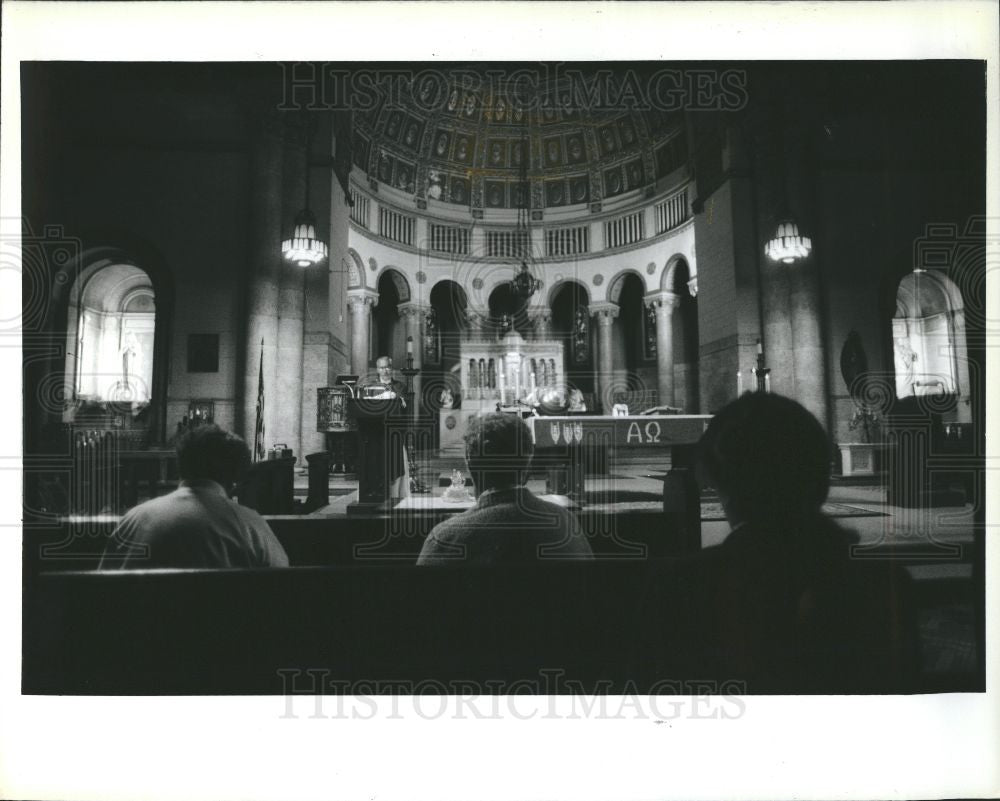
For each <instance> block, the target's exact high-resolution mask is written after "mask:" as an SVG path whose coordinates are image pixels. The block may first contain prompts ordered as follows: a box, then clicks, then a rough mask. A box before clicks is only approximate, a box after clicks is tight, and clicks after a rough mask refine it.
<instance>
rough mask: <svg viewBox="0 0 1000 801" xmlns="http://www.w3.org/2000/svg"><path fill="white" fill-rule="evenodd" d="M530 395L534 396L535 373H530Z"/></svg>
mask: <svg viewBox="0 0 1000 801" xmlns="http://www.w3.org/2000/svg"><path fill="white" fill-rule="evenodd" d="M531 394H532V395H534V394H535V371H534V370H532V371H531Z"/></svg>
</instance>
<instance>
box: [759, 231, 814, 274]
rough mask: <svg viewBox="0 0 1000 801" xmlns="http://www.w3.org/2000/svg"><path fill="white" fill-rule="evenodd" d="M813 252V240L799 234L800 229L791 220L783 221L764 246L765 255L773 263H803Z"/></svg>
mask: <svg viewBox="0 0 1000 801" xmlns="http://www.w3.org/2000/svg"><path fill="white" fill-rule="evenodd" d="M811 251H812V240H811V239H810V238H809V237H808V236H802V234H800V233H799V227H798V226H797V225H796V224H795V223H794V222H792V221H791V220H782V221H781V222H779V223H778V227H777V228H776V229H775V232H774V236H773V237H771V239H770V240H768V242H767V244H766V245H764V253H765V254H767V257H768V258H769V259H771V261H780V262H784V263H785V264H791V263H792V262H796V261H801V260H802V259H804V258H806V257H807V256H808V255H809V253H810V252H811Z"/></svg>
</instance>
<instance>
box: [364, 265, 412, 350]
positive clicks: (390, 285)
mask: <svg viewBox="0 0 1000 801" xmlns="http://www.w3.org/2000/svg"><path fill="white" fill-rule="evenodd" d="M407 300H409V288H408V287H407V285H406V279H405V278H403V276H402V275H400V274H399V273H398V272H396V271H395V270H386V271H385V272H383V273H382V275H381V276H379V280H378V304H377V305H376V306H375V309H374V310H373V313H372V326H373V328H374V334H375V337H374V343H375V357H376V358H378V357H379V356H388V357H390V358H391V359H392V361H393V364H394V365H395V366H396V368H397V369H398V368H399V367H402V366H405V365H404V361H405V359H406V330H405V328H406V327H405V326H404V325H403V323H402V321H401V320H400V317H399V304H400V303H405V302H406V301H407Z"/></svg>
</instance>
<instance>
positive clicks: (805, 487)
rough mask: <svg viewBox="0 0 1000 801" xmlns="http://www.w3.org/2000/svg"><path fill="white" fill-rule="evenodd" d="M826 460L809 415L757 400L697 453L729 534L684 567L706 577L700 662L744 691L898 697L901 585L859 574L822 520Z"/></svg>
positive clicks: (730, 410) (842, 537)
mask: <svg viewBox="0 0 1000 801" xmlns="http://www.w3.org/2000/svg"><path fill="white" fill-rule="evenodd" d="M830 450H831V449H830V443H829V440H828V438H827V436H826V432H825V431H824V430H823V427H822V426H821V425H820V423H819V421H818V420H817V419H816V418H815V417H814V416H813V415H812V414H811V413H810V412H808V411H807V410H806V409H805V408H803V407H802V406H801V405H800V404H798V403H796V402H795V401H793V400H791V399H789V398H785V397H782V396H780V395H775V394H770V393H764V392H754V393H745V394H744V395H743V396H742V397H740V398H739V399H737V400H736V401H734V402H732V403H730V404H729V405H727V406H726V407H724V408H723V409H722V410H721V411H720V412H719V413H718V414H716V415H715V417H713V419H712V420H711V422H710V423H709V425H708V428H707V429H706V431H705V433H704V435H703V436H702V438H701V440H700V442H699V444H698V448H697V472H698V476H699V481H700V482H701V483H702V485H703V486H709V487H712V488H714V489H715V491H716V492H717V493H718V495H719V500H720V502H721V504H722V507H723V509H724V511H725V514H726V518H727V520H728V521H729V524H730V526H731V531H730V533H729V535H728V536H727V538H726V539H725V541H724V542H723V543H722V544H721V545H717V546H714V547H711V548H707V549H705V550H704V551H702V552H701V553H700V554H698V555H697V556H696V557H695V558H694V560H692V564H691V568H690V569H691V571H692V572H693V573H698V572H700V571H704V572H702V576H703V577H710V578H709V580H707V581H706V583H705V585H706V593H707V595H706V597H705V598H704V599H702V603H703V604H704V606H705V610H704V613H705V618H704V620H705V621H707V626H708V627H710V628H711V629H712V630H713V632H714V637H715V640H714V645H713V646H711V647H710V648H708V649H707V650H706V651H705V652H703V653H702V658H704V659H707V660H708V663H710V664H711V665H712V666H713V667H714V668H715V669H716V670H717V671H718V672H719V674H720V675H724V676H726V677H727V678H734V679H742V680H745V681H746V682H747V683H748V691H750V692H873V691H878V690H880V689H885V688H893V689H896V688H898V687H899V686H900V683H901V682H903V681H904V674H905V673H906V670H907V666H908V665H909V664H912V641H911V635H910V634H909V627H908V622H907V620H906V610H907V607H908V599H907V597H906V590H905V581H903V580H900V577H899V576H897V575H895V574H893V575H892V576H891V577H889V576H888V575H887V574H886V572H885V571H884V570H881V569H876V570H875V571H874V572H873V571H869V570H867V569H865V568H867V567H872V565H870V564H869V565H862V564H859V560H856V559H853V558H852V552H853V546H854V545H855V544H856V543H857V542H858V537H857V535H856V534H855V533H854V532H852V531H848V530H845V529H843V528H841V527H840V526H838V525H837V524H836V523H834V521H833V520H831V519H830V518H828V517H827V516H826V515H824V513H823V503H824V502H825V500H826V497H827V494H828V492H829V488H830ZM869 561H870V560H869ZM876 567H877V568H884V567H885V566H884V565H878V566H876Z"/></svg>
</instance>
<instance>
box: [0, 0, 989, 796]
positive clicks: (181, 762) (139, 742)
mask: <svg viewBox="0 0 1000 801" xmlns="http://www.w3.org/2000/svg"><path fill="white" fill-rule="evenodd" d="M473 31H475V33H470V32H473ZM553 43H556V44H553ZM609 43H610V44H609ZM998 47H1000V41H998V33H997V15H996V6H995V4H994V3H992V2H955V3H939V2H896V3H852V2H844V3H831V4H816V3H787V4H786V3H762V4H741V3H692V4H685V3H680V4H673V3H665V4H660V3H627V4H607V3H571V4H569V3H529V4H508V3H406V4H395V3H386V4H383V3H365V4H351V3H298V4H285V3H275V4H271V3H163V4H153V3H135V4H126V3H20V2H5V3H4V5H3V28H2V59H3V62H2V68H3V69H2V79H0V80H2V110H0V158H2V161H0V180H2V186H0V224H2V225H3V226H4V228H3V230H2V231H0V233H2V234H3V235H5V236H7V235H9V233H10V231H9V225H8V221H10V220H15V221H16V220H18V219H19V217H20V184H19V175H18V173H19V170H18V165H19V153H20V128H19V101H18V93H19V87H18V82H19V70H18V62H19V61H21V60H36V59H41V60H85V61H90V60H98V61H105V60H126V61H127V60H139V61H164V60H172V61H198V60H219V61H228V60H237V61H257V60H260V61H277V60H317V61H333V60H380V61H384V60H398V61H423V60H431V59H446V60H484V59H489V60H519V59H531V60H566V61H571V60H598V59H623V60H645V59H667V60H670V61H677V60H694V61H710V60H725V61H740V60H757V59H789V60H797V59H805V60H811V59H862V58H866V59H913V58H920V59H926V58H945V59H948V58H981V59H984V60H987V61H988V101H987V109H988V112H987V113H988V117H989V120H988V126H989V142H990V147H989V149H988V207H987V214H988V218H989V220H990V230H989V234H988V236H989V237H990V238H991V241H994V242H996V241H997V238H998V234H1000V231H998V226H997V219H998V208H997V204H996V199H997V187H998V182H997V161H996V153H997V152H998V149H997V147H996V136H995V135H996V130H997V114H998V109H1000V98H998V91H997V87H998V83H997V77H998V73H997V51H998ZM997 255H998V254H997V253H996V252H995V251H994V252H993V253H992V255H991V261H990V264H989V265H988V266H989V268H990V271H991V275H990V278H989V282H988V284H987V292H988V294H989V308H990V310H991V313H992V314H993V315H995V314H996V312H997V310H998V309H1000V303H998V302H997V301H998V289H1000V287H998V282H997V280H996V278H997V276H996V274H995V271H996V269H997ZM12 276H13V278H12ZM11 289H13V290H14V291H9V290H11ZM20 301H21V298H20V275H19V272H18V270H17V266H16V265H9V264H0V319H3V320H7V319H11V318H12V316H16V315H17V314H19V310H20V308H21V306H20ZM14 304H16V305H14ZM13 340H14V338H13V337H10V336H7V337H3V336H0V375H3V376H5V378H6V383H7V387H8V388H7V391H6V392H5V393H3V401H2V402H3V408H2V411H3V416H2V418H0V419H2V420H3V421H4V423H3V426H2V431H0V436H2V439H0V526H2V533H3V536H2V537H0V565H2V568H0V569H2V571H3V574H2V576H0V643H3V657H4V658H3V659H2V661H0V797H8V798H13V797H16V798H63V799H75V798H86V797H101V798H106V799H129V801H131V800H132V799H137V798H143V799H161V798H162V799H168V798H188V799H211V800H212V801H219V800H220V799H227V798H234V799H235V798H239V799H257V798H262V799H263V798H275V799H291V798H301V799H312V798H397V797H398V798H410V797H424V798H435V799H463V801H464V799H469V798H498V799H499V798H579V799H590V798H593V799H607V798H614V799H645V798H685V799H700V798H761V799H776V798H793V797H794V798H812V797H821V798H831V799H832V798H914V797H919V798H933V797H989V796H995V795H997V794H1000V774H998V767H997V760H996V754H997V753H1000V736H998V735H1000V714H998V705H997V699H996V681H995V679H996V665H997V655H998V647H1000V646H998V638H997V637H995V636H993V637H990V638H989V639H988V664H989V666H990V670H989V677H990V678H991V679H992V680H991V681H990V685H989V686H990V691H989V692H988V693H987V694H982V695H938V696H921V697H848V698H844V697H834V698H824V697H806V698H801V697H750V698H747V699H745V705H746V706H745V710H744V714H743V715H742V716H740V717H738V718H735V719H731V720H721V719H720V720H711V719H700V718H698V717H695V716H694V711H693V710H694V707H695V703H696V702H692V706H691V707H690V708H688V709H687V711H686V712H685V714H684V715H682V717H681V718H680V719H676V720H662V719H660V721H659V722H657V720H656V719H650V718H645V719H644V718H641V717H636V716H634V715H633V716H631V717H627V718H625V719H585V720H567V719H551V718H546V717H545V714H546V712H548V711H549V710H550V704H551V703H553V700H552V699H550V698H538V699H529V698H519V699H517V710H518V714H519V715H521V716H525V715H528V714H529V713H530V711H531V709H532V707H533V705H534V706H537V709H538V710H539V712H538V713H537V715H536V716H535V717H534V718H533V719H530V720H518V719H515V718H514V717H513V716H507V717H504V719H501V720H496V719H487V720H475V719H472V718H467V719H460V720H449V719H436V720H427V719H424V718H422V717H420V716H419V715H417V714H416V712H415V710H414V709H413V708H412V701H408V700H407V699H397V700H396V701H395V703H397V704H398V708H399V711H400V714H401V718H400V719H396V718H392V717H390V715H391V704H392V703H393V700H392V699H380V700H379V701H378V707H379V714H378V715H377V716H376V717H375V718H374V719H371V720H365V719H354V720H351V719H346V720H345V719H336V718H319V719H312V718H309V717H308V712H306V711H305V710H304V708H303V712H302V714H300V715H299V717H298V718H297V719H288V718H286V717H283V715H284V713H285V711H286V710H285V700H284V699H282V698H277V697H274V698H233V697H218V698H169V697H168V698H143V699H133V698H70V697H30V696H29V697H22V696H20V695H19V687H20V659H19V654H20V641H21V637H20V627H21V597H20V566H21V543H20V537H19V536H16V534H17V533H19V528H18V525H19V520H20V497H21V476H20V469H21V459H20V453H21V444H20V437H21V430H20V426H19V425H16V422H17V421H20V419H21V406H20V403H21V394H20V392H16V391H14V390H13V388H12V385H13V384H15V381H16V384H17V386H18V387H19V386H20V376H21V365H20V343H19V342H17V343H16V344H15V342H14V341H13ZM988 352H989V356H988V370H989V375H990V377H991V378H993V377H995V376H996V374H997V368H998V365H1000V360H998V358H997V355H996V349H995V348H994V349H993V350H989V349H988ZM14 376H16V379H15V378H14ZM997 395H998V392H997V383H996V381H992V382H991V384H990V386H989V387H988V391H987V409H990V408H992V409H1000V402H998V400H1000V399H998V397H997ZM987 425H988V431H987V437H988V442H989V448H990V451H989V454H988V456H987V461H988V464H989V465H990V466H992V467H994V468H995V467H996V466H998V455H1000V454H998V446H997V440H998V436H997V435H998V433H1000V432H998V427H997V421H996V416H995V415H992V416H990V417H988V419H987ZM990 489H991V490H993V491H994V492H995V491H996V487H995V486H992V487H991V488H990ZM988 521H989V522H990V523H991V524H995V523H996V521H997V514H996V497H995V495H993V494H991V496H990V497H989V506H988ZM991 534H992V532H991ZM995 539H996V537H995V536H993V537H992V538H991V541H988V543H987V547H988V552H989V553H988V561H987V569H988V572H987V593H988V599H987V608H988V611H989V613H990V615H989V618H988V624H995V622H996V612H997V610H998V603H997V601H998V595H1000V593H998V590H1000V581H998V575H997V572H998V571H997V569H996V566H997V564H998V562H1000V558H998V557H1000V549H998V547H997V543H996V542H995V541H992V540H995ZM990 627H991V628H993V629H995V628H996V627H995V626H993V625H990ZM302 700H304V699H302ZM331 702H332V699H327V701H326V703H327V705H329V704H330V703H331ZM555 703H556V708H558V709H562V710H563V713H562V714H563V715H564V716H565V714H566V710H567V707H568V706H569V705H571V704H572V703H573V700H572V699H556V701H555ZM365 708H366V709H367V707H365ZM431 708H432V709H433V708H436V707H431ZM327 714H329V711H327Z"/></svg>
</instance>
